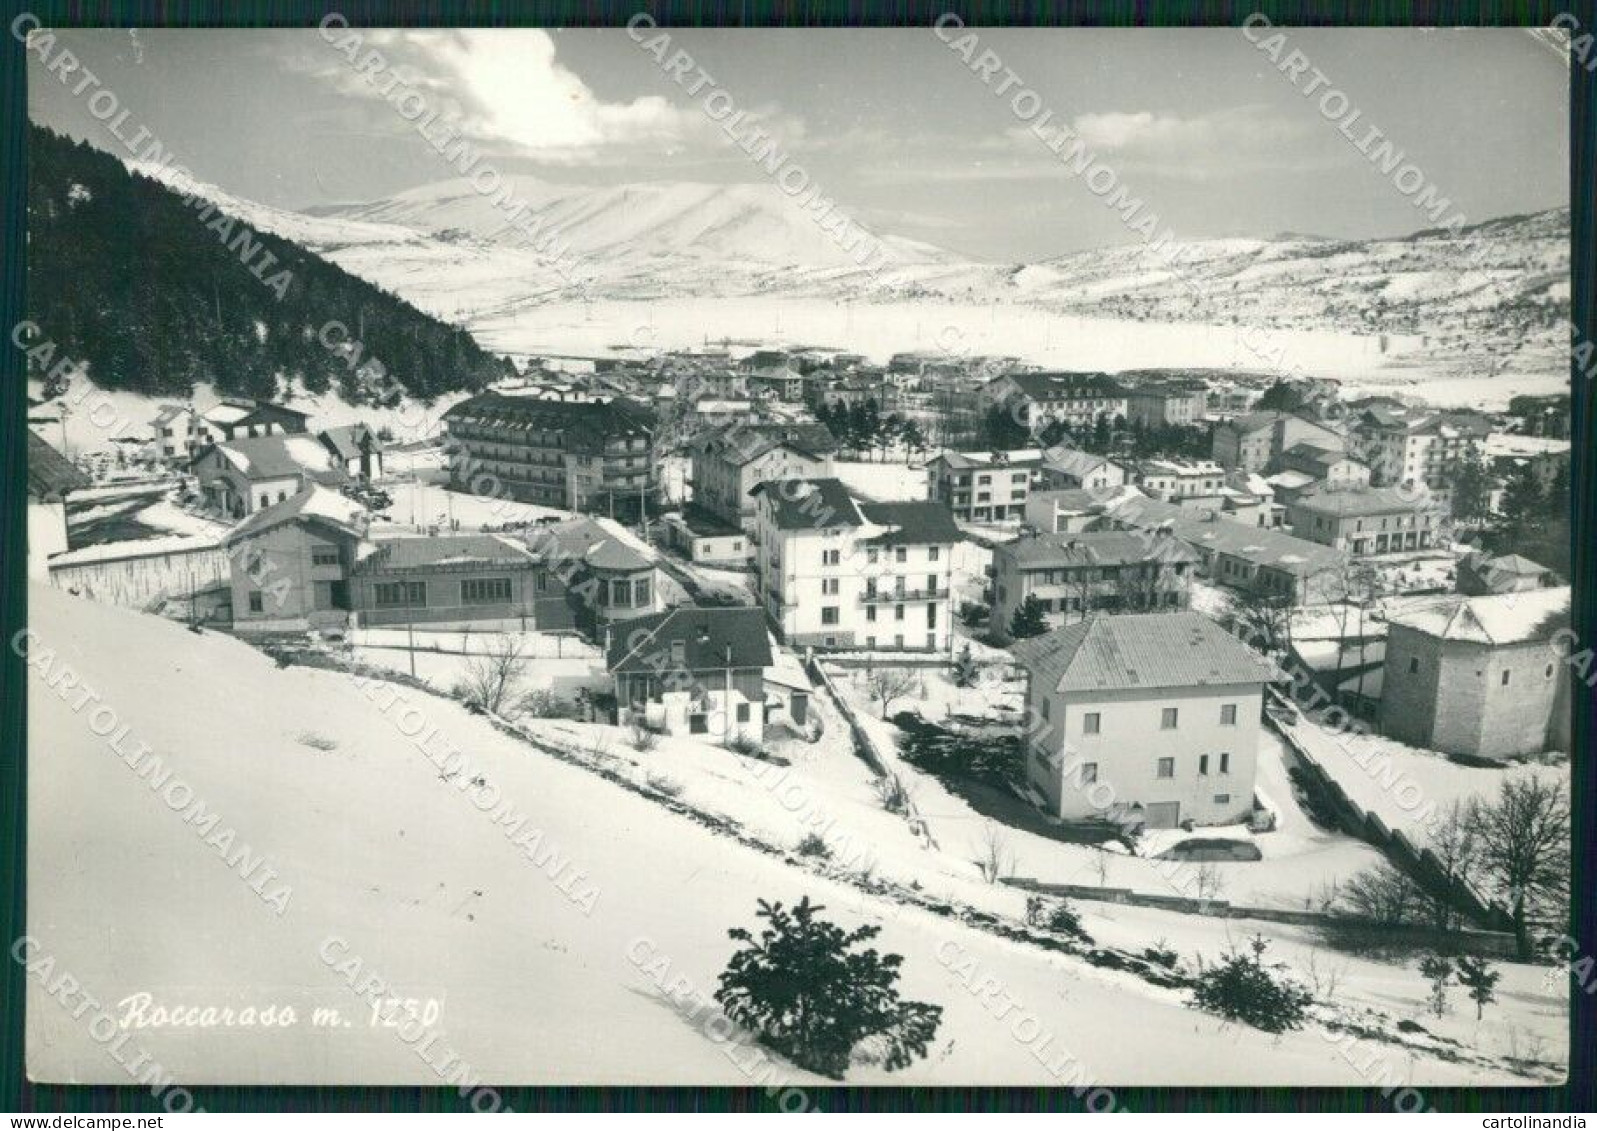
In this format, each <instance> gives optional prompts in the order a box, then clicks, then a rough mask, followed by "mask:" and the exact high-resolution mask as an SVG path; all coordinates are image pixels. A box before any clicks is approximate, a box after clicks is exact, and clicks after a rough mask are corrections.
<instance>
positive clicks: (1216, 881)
mask: <svg viewBox="0 0 1597 1131" xmlns="http://www.w3.org/2000/svg"><path fill="white" fill-rule="evenodd" d="M1192 879H1193V887H1195V888H1196V889H1197V893H1198V899H1200V900H1201V901H1203V902H1204V903H1207V902H1208V901H1209V900H1211V899H1219V898H1220V893H1221V892H1223V891H1224V890H1225V873H1223V872H1221V871H1220V869H1219V867H1218V866H1217V865H1216V864H1215V863H1214V862H1213V861H1212V860H1205V861H1204V862H1203V863H1201V864H1199V865H1198V870H1197V871H1196V872H1194V873H1193V877H1192Z"/></svg>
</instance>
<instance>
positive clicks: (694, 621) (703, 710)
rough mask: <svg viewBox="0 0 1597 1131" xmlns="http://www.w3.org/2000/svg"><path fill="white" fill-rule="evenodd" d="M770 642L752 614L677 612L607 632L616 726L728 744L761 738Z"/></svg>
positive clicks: (736, 610)
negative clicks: (633, 726)
mask: <svg viewBox="0 0 1597 1131" xmlns="http://www.w3.org/2000/svg"><path fill="white" fill-rule="evenodd" d="M772 659H773V653H772V649H771V642H770V637H769V635H768V634H767V632H766V627H765V617H764V615H763V614H762V613H761V612H760V610H759V609H755V608H749V607H747V606H739V607H732V608H695V607H687V606H684V607H681V608H675V609H669V610H667V611H666V612H663V613H660V614H658V615H655V616H650V617H645V618H643V619H641V620H635V621H632V622H630V623H628V624H626V625H617V626H614V627H612V628H611V629H610V630H609V631H608V634H607V640H606V642H605V666H606V667H607V668H608V669H609V671H610V675H611V677H612V678H613V679H614V680H615V696H616V708H617V716H618V717H617V722H619V723H620V724H621V725H623V726H626V725H629V724H638V725H641V726H644V727H647V728H648V729H650V730H655V731H660V732H663V733H665V734H678V735H702V736H704V737H705V738H707V739H710V740H713V741H718V742H721V743H723V744H730V743H733V742H736V741H739V740H743V741H747V742H759V741H761V740H762V739H763V738H764V736H765V723H766V719H765V673H766V669H767V668H769V667H770V666H771V664H772Z"/></svg>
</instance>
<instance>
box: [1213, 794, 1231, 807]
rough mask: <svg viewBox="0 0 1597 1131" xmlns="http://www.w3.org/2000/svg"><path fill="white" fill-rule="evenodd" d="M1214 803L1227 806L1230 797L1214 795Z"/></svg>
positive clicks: (1229, 802) (1228, 795)
mask: <svg viewBox="0 0 1597 1131" xmlns="http://www.w3.org/2000/svg"><path fill="white" fill-rule="evenodd" d="M1214 803H1215V804H1216V805H1229V804H1231V795H1230V794H1229V793H1217V794H1215V795H1214Z"/></svg>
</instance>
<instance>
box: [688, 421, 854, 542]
mask: <svg viewBox="0 0 1597 1131" xmlns="http://www.w3.org/2000/svg"><path fill="white" fill-rule="evenodd" d="M690 450H691V452H692V456H693V467H692V472H691V475H690V478H689V482H690V483H691V484H692V487H693V504H694V506H695V508H697V509H698V510H700V511H703V512H708V513H709V514H710V515H712V516H714V517H716V518H718V519H720V520H721V521H722V522H723V523H725V524H727V525H728V526H731V527H736V528H740V529H751V528H752V527H753V525H754V496H753V495H752V493H751V492H752V491H753V490H754V488H755V487H756V486H757V485H759V484H761V483H764V482H766V481H767V480H770V479H817V478H823V477H825V476H828V475H830V474H831V473H832V455H833V453H834V452H836V451H837V439H836V438H835V437H834V436H833V435H832V432H831V430H830V429H829V428H827V427H826V425H824V424H821V423H819V422H817V421H798V422H793V423H771V422H766V423H760V424H744V423H741V422H734V423H732V424H729V425H727V426H726V427H724V428H718V429H715V430H714V431H711V432H707V433H705V434H703V435H701V436H698V437H695V439H694V440H693V442H692V444H691V445H690Z"/></svg>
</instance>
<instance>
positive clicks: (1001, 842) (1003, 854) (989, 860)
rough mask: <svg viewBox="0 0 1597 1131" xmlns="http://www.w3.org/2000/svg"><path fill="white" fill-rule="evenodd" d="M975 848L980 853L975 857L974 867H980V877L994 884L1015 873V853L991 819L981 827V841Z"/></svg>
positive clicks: (1002, 832) (1007, 838) (1006, 838)
mask: <svg viewBox="0 0 1597 1131" xmlns="http://www.w3.org/2000/svg"><path fill="white" fill-rule="evenodd" d="M977 848H978V851H979V853H980V855H978V856H977V857H976V867H977V868H978V869H980V871H981V875H982V879H984V880H986V881H987V882H988V883H990V884H996V883H997V882H998V881H999V880H1001V879H1006V878H1007V877H1009V876H1013V875H1014V874H1015V863H1016V861H1015V854H1014V852H1013V851H1012V850H1011V849H1010V847H1009V837H1008V836H1007V835H1005V833H1004V831H1003V830H1002V829H1000V828H999V827H998V826H997V825H996V824H994V823H993V822H992V821H988V822H987V824H986V826H985V827H984V828H983V829H982V839H981V843H980V844H979V845H978V846H977Z"/></svg>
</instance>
